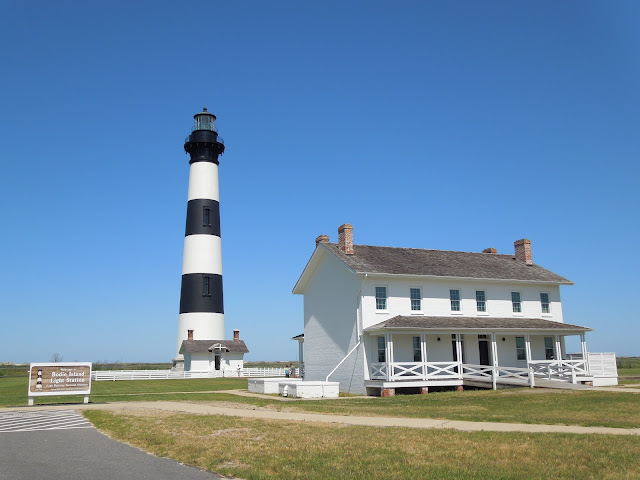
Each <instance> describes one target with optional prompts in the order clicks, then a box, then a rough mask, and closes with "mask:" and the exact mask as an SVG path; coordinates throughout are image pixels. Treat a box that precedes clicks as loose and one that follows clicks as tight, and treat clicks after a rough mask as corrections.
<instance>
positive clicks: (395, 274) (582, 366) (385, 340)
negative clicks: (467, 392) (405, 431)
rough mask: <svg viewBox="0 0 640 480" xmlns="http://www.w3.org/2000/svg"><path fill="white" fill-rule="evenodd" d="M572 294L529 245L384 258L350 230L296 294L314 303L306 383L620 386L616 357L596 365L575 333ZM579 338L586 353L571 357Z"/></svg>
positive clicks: (315, 263) (326, 250) (385, 251)
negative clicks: (568, 297) (563, 293)
mask: <svg viewBox="0 0 640 480" xmlns="http://www.w3.org/2000/svg"><path fill="white" fill-rule="evenodd" d="M561 285H572V282H571V281H569V280H567V279H566V278H564V277H561V276H560V275H557V274H555V273H553V272H550V271H549V270H546V269H544V268H542V267H540V266H538V265H535V264H534V263H533V261H532V256H531V242H530V241H529V240H518V241H516V242H515V255H503V254H498V253H497V252H496V250H495V249H493V248H489V249H486V250H484V251H483V252H482V253H469V252H453V251H442V250H425V249H414V248H394V247H376V246H368V245H354V244H353V227H352V226H351V225H349V224H345V225H342V226H341V227H340V228H339V229H338V243H337V244H336V243H330V242H329V237H328V236H327V235H321V236H319V237H318V238H317V239H316V249H315V251H314V252H313V254H312V256H311V258H310V260H309V262H308V263H307V266H306V267H305V269H304V271H303V272H302V275H301V276H300V278H299V280H298V282H297V283H296V285H295V287H294V289H293V293H294V294H301V295H303V296H304V336H298V337H295V339H296V340H298V341H300V342H304V375H305V380H326V379H329V380H332V381H339V382H340V390H341V391H344V392H349V393H365V392H366V393H367V394H370V395H378V394H380V395H393V394H394V393H395V392H396V389H398V388H403V389H412V390H413V391H416V392H421V393H427V392H428V391H429V389H432V390H433V389H434V388H442V387H449V388H451V387H455V388H458V389H462V388H463V387H464V385H474V386H488V387H493V388H496V387H497V386H499V385H500V384H516V385H517V384H522V385H531V386H534V385H535V384H536V382H537V383H538V384H539V385H540V384H541V383H544V382H548V381H550V380H564V381H572V382H574V383H577V382H593V383H594V384H595V385H604V384H615V383H617V377H616V370H615V355H613V354H589V353H588V352H587V346H586V342H585V333H586V332H588V331H590V330H591V329H589V328H587V327H582V326H578V325H573V324H569V323H565V322H564V319H563V316H562V303H561V301H560V286H561ZM569 335H576V336H579V338H580V345H581V350H582V351H581V352H580V353H577V354H568V353H567V352H566V350H565V337H566V336H569ZM300 351H301V352H302V344H301V349H300ZM301 360H302V359H301ZM612 362H613V363H612Z"/></svg>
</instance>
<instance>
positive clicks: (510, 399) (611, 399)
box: [0, 378, 640, 428]
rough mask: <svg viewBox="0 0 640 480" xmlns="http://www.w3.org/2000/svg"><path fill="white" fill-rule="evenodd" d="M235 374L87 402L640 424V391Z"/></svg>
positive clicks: (11, 387)
mask: <svg viewBox="0 0 640 480" xmlns="http://www.w3.org/2000/svg"><path fill="white" fill-rule="evenodd" d="M246 388H247V380H246V379H237V378H225V379H222V378H220V379H193V380H139V381H118V382H108V381H106V382H104V381H103V382H93V383H92V394H91V397H90V400H91V402H93V403H99V402H122V401H142V400H145V401H158V400H171V401H189V402H205V403H215V402H227V403H228V402H231V403H236V404H244V405H247V404H249V405H253V406H255V407H257V408H270V409H275V410H280V411H297V412H316V413H330V414H337V415H365V416H389V417H410V418H445V419H450V420H470V421H489V422H516V423H541V424H564V425H585V426H608V427H624V428H638V427H640V395H639V394H634V393H614V392H592V391H566V390H564V391H560V390H554V391H551V390H539V389H535V390H531V389H526V388H523V389H512V390H498V391H492V390H476V391H466V392H463V393H458V392H440V393H431V394H429V395H398V396H395V397H388V398H357V397H354V398H346V399H339V400H318V401H304V400H297V401H289V402H281V401H278V400H275V399H271V398H252V397H239V396H236V395H231V394H226V393H208V392H215V391H220V390H230V389H246ZM26 392H27V379H26V378H1V379H0V405H1V406H12V405H26V403H27V396H26ZM35 401H36V404H46V403H71V402H81V401H82V397H79V396H78V397H39V398H36V399H35Z"/></svg>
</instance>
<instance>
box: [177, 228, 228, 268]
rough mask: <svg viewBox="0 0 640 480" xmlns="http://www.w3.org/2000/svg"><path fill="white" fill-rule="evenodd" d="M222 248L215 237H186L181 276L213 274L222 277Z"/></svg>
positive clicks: (218, 238)
mask: <svg viewBox="0 0 640 480" xmlns="http://www.w3.org/2000/svg"><path fill="white" fill-rule="evenodd" d="M221 252H222V247H221V240H220V237H218V236H217V235H187V236H186V237H184V255H183V257H182V274H183V275H184V274H186V273H214V274H218V275H222V255H221Z"/></svg>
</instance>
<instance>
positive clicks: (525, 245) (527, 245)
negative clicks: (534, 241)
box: [513, 238, 533, 265]
mask: <svg viewBox="0 0 640 480" xmlns="http://www.w3.org/2000/svg"><path fill="white" fill-rule="evenodd" d="M513 246H514V247H515V249H516V260H520V261H521V262H524V263H526V264H527V265H533V260H532V257H531V240H527V239H526V238H523V239H522V240H516V241H515V242H513Z"/></svg>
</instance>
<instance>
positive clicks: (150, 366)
mask: <svg viewBox="0 0 640 480" xmlns="http://www.w3.org/2000/svg"><path fill="white" fill-rule="evenodd" d="M92 368H93V370H168V369H170V368H171V363H124V362H118V363H103V362H95V363H94V364H93V367H92Z"/></svg>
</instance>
